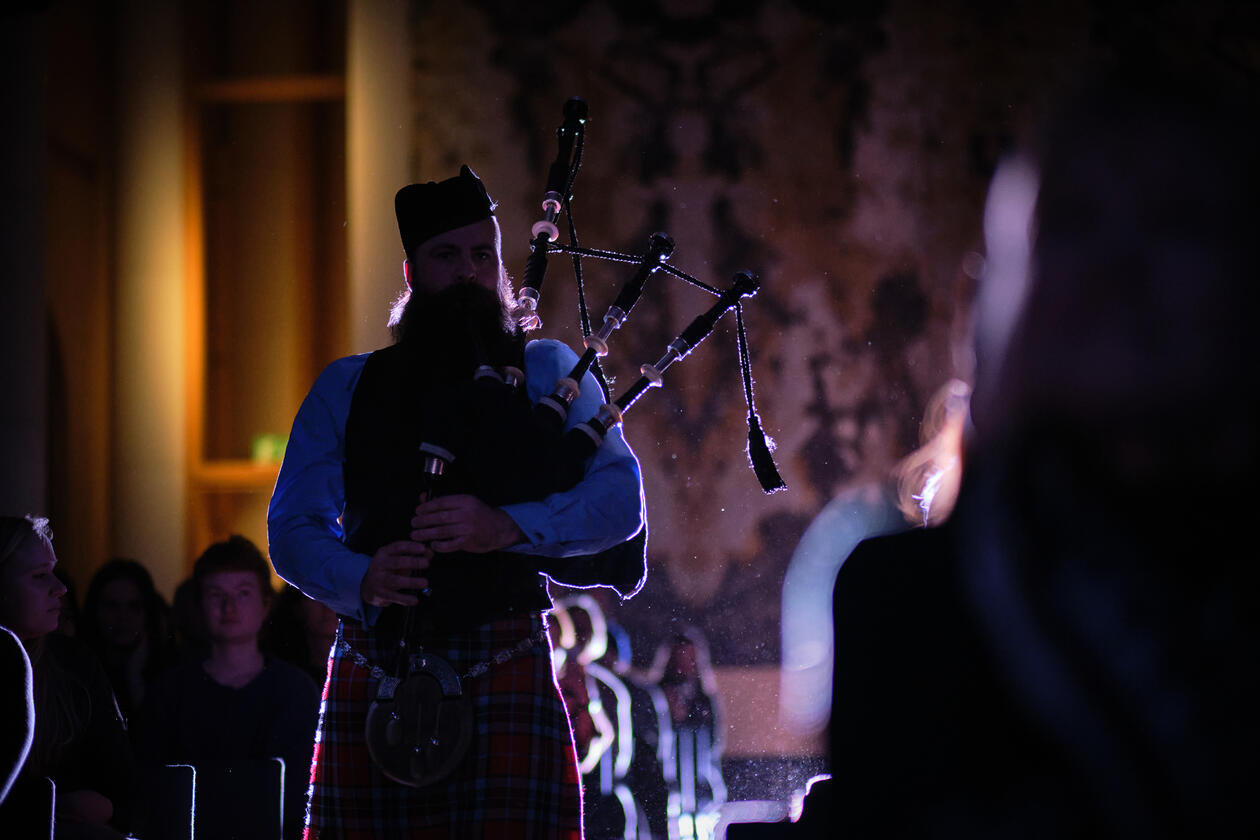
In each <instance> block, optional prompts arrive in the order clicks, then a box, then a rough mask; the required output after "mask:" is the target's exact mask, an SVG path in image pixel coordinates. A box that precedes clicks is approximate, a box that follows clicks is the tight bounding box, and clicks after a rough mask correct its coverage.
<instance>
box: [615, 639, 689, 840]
mask: <svg viewBox="0 0 1260 840" xmlns="http://www.w3.org/2000/svg"><path fill="white" fill-rule="evenodd" d="M606 632H607V635H608V644H607V646H606V649H605V652H604V655H603V656H602V657H600V658H599V660H598V662H599V664H601V665H603V666H604V667H605V668H607V669H608V670H609V671H610V672H611V673H613V674H615V675H616V676H617V677H618V678H619V679H620V680H621V681H622V683H624V684H625V687H626V691H627V693H628V694H629V697H630V725H631V732H632V733H633V752H632V754H631V758H630V762H629V767H628V768H627V770H626V774H625V784H626V786H627V787H628V788H629V789H630V792H631V793H632V794H633V795H634V801H635V803H636V804H637V805H638V807H639V828H638V835H637V836H639V837H652V838H666V837H668V836H669V782H670V781H672V774H673V772H674V770H675V766H674V756H673V754H672V753H671V750H672V749H673V743H674V728H673V725H672V724H671V723H670V719H669V702H668V701H667V700H666V699H665V692H663V691H662V690H661V687H660V686H658V685H655V684H653V683H650V682H648V681H647V680H645V679H640V677H639V676H638V675H636V674H635V673H633V672H632V671H631V669H630V663H631V662H632V661H633V658H632V652H631V649H630V635H629V634H628V633H627V632H626V631H625V629H624V628H622V627H621V625H619V624H617V623H616V622H613V621H609V622H607V630H606Z"/></svg>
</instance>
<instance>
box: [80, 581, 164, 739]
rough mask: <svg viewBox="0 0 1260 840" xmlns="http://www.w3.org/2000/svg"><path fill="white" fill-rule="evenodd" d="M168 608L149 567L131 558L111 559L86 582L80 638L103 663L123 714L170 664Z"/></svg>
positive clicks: (132, 708)
mask: <svg viewBox="0 0 1260 840" xmlns="http://www.w3.org/2000/svg"><path fill="white" fill-rule="evenodd" d="M169 612H170V608H169V607H168V606H167V605H166V601H165V600H163V598H162V596H161V595H159V594H158V592H157V590H156V589H155V588H154V586H153V578H152V576H151V575H150V574H149V571H148V569H146V568H145V567H144V566H142V565H140V564H139V563H137V562H136V561H135V560H127V559H121V558H117V559H114V560H110V561H109V562H107V563H106V564H105V565H103V566H101V568H100V569H99V570H97V572H96V574H95V575H94V576H93V577H92V582H91V583H90V584H89V585H88V590H87V597H86V598H85V599H84V601H83V612H82V615H81V617H80V621H79V638H81V639H82V640H83V642H84V643H85V644H87V645H88V646H89V647H91V648H92V649H93V650H94V651H96V655H97V656H98V657H99V658H100V660H101V664H103V665H104V666H105V673H106V675H108V677H109V682H110V685H112V686H113V687H114V696H115V697H116V698H117V699H118V708H119V709H120V710H121V711H122V713H123V718H124V719H130V718H131V717H132V716H133V715H134V714H135V710H136V709H137V708H139V706H140V703H141V702H142V701H143V700H144V692H145V689H146V688H147V687H148V686H149V685H150V684H152V683H153V681H154V680H155V679H157V678H158V677H159V676H160V675H161V674H162V673H164V672H165V671H166V669H167V668H169V667H170V666H171V665H172V664H173V661H174V640H173V638H172V635H171V631H170V622H169Z"/></svg>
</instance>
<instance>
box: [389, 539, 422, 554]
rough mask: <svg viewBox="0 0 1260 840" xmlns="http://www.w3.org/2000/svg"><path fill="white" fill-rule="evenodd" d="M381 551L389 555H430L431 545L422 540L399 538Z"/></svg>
mask: <svg viewBox="0 0 1260 840" xmlns="http://www.w3.org/2000/svg"><path fill="white" fill-rule="evenodd" d="M381 552H382V553H383V554H385V555H386V556H387V557H398V558H402V557H424V556H426V555H428V553H429V547H428V546H427V545H425V544H424V543H422V542H416V541H413V540H399V541H398V542H392V543H390V544H389V545H387V546H385V547H384V548H382V549H381Z"/></svg>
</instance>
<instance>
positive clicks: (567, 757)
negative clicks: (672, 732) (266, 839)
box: [305, 613, 582, 840]
mask: <svg viewBox="0 0 1260 840" xmlns="http://www.w3.org/2000/svg"><path fill="white" fill-rule="evenodd" d="M544 626H545V619H544V618H543V616H542V615H540V614H538V613H534V614H531V615H528V616H524V617H519V618H507V619H503V620H500V621H495V622H492V623H490V624H486V625H483V626H481V627H477V628H473V629H472V630H470V631H468V632H467V633H466V634H461V635H458V636H452V637H450V638H447V639H445V640H442V641H440V642H431V643H430V644H428V645H426V646H425V649H426V651H427V652H428V653H432V654H436V655H438V656H441V657H442V658H444V659H446V660H447V661H448V662H449V663H450V664H451V666H452V667H453V668H454V669H455V671H456V673H458V674H460V675H463V674H465V673H466V672H467V671H468V670H469V668H471V667H472V665H473V664H474V663H477V662H484V661H487V660H490V659H491V658H492V657H493V656H494V654H496V653H498V652H500V651H503V650H505V649H508V648H511V647H512V646H514V645H515V644H516V643H518V642H520V641H521V640H522V639H525V638H528V637H529V636H530V635H532V634H536V633H538V632H539V631H540V630H541V629H542V628H543V627H544ZM338 634H339V638H344V639H345V641H346V642H347V643H349V645H350V647H351V648H352V649H353V650H355V651H357V652H360V653H362V654H363V655H365V656H367V658H368V659H369V660H370V661H371V662H373V663H380V662H381V660H380V659H379V658H377V656H376V655H374V654H375V653H376V652H377V651H376V639H375V638H374V634H373V633H372V632H371V631H365V630H363V629H362V628H361V627H360V626H357V625H355V624H353V623H351V622H349V621H346V620H343V621H342V622H341V626H340V627H339V629H338ZM339 648H340V646H338V645H334V647H333V652H332V655H331V656H330V658H329V661H328V676H327V680H326V681H325V684H324V694H323V702H322V703H321V705H320V715H319V730H318V733H317V735H316V740H315V754H314V758H313V760H312V763H311V777H310V779H311V783H310V788H309V791H308V796H309V799H308V805H307V826H306V834H305V838H306V840H357V838H394V837H397V838H423V839H424V840H427V838H443V840H446V839H447V838H449V840H456V838H458V840H465V838H505V840H506V838H538V840H543V838H565V839H566V840H579V838H581V836H582V794H581V786H580V782H579V781H578V772H577V754H576V751H575V748H574V742H573V732H572V729H571V728H570V726H569V719H568V716H567V715H566V713H565V708H564V702H563V700H562V699H561V697H560V691H559V688H558V687H557V685H556V677H555V672H554V670H553V668H552V664H551V649H550V644H548V643H544V642H542V641H539V642H536V643H535V644H534V646H533V647H531V648H530V649H529V650H527V651H526V652H525V653H521V654H517V655H516V656H515V657H513V658H512V659H509V660H508V661H507V662H503V663H500V664H492V665H491V666H490V670H489V671H487V672H486V673H484V674H482V675H480V676H477V677H470V678H467V679H461V682H462V684H463V692H464V694H465V695H466V696H468V697H469V699H470V700H471V703H472V707H473V720H474V723H473V733H472V742H471V744H470V746H469V748H468V752H467V753H466V754H465V756H464V758H463V759H462V760H461V762H460V763H459V764H458V765H457V766H456V768H455V769H454V771H452V773H451V774H450V775H449V776H447V777H446V778H445V779H443V780H441V781H439V782H437V783H435V784H432V785H429V786H426V787H423V788H412V787H408V786H406V785H401V784H398V783H397V782H394V781H392V780H391V779H389V778H388V777H386V776H385V775H384V774H383V773H382V772H381V771H380V769H379V768H378V767H377V766H376V764H375V763H373V761H372V759H371V756H370V755H369V754H368V748H367V742H366V739H365V737H364V726H365V721H366V719H367V711H368V707H369V706H370V705H371V703H372V701H373V700H374V699H375V698H376V692H377V680H376V679H374V678H373V677H372V676H371V673H370V672H369V670H368V669H366V668H364V667H362V666H360V665H358V664H356V663H355V662H354V660H353V659H351V657H350V656H349V655H348V654H347V655H343V654H342V653H341V652H340V650H339Z"/></svg>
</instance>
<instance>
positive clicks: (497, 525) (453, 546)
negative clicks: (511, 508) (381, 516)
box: [411, 495, 525, 554]
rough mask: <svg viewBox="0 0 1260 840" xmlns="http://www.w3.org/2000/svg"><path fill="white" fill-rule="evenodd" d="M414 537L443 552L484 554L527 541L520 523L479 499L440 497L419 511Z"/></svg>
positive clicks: (418, 509) (412, 525)
mask: <svg viewBox="0 0 1260 840" xmlns="http://www.w3.org/2000/svg"><path fill="white" fill-rule="evenodd" d="M411 529H412V530H411V538H412V539H413V540H419V541H423V542H426V543H428V544H429V547H430V548H432V549H433V550H434V551H436V552H439V553H443V554H444V553H447V552H451V551H467V552H470V553H472V554H484V553H486V552H487V551H496V550H498V549H500V548H507V547H508V546H509V545H515V544H516V543H519V542H523V541H524V540H525V534H524V533H523V532H522V531H521V529H520V526H518V525H517V524H516V520H514V519H513V518H512V517H510V516H508V515H507V514H506V513H504V512H503V510H501V509H500V508H496V507H490V505H488V504H486V503H485V502H483V501H481V500H480V499H478V498H477V497H476V496H467V495H463V496H439V497H438V498H436V499H433V500H432V501H428V502H423V503H422V504H421V505H420V506H419V507H417V508H416V515H415V517H414V518H413V519H412V520H411Z"/></svg>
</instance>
